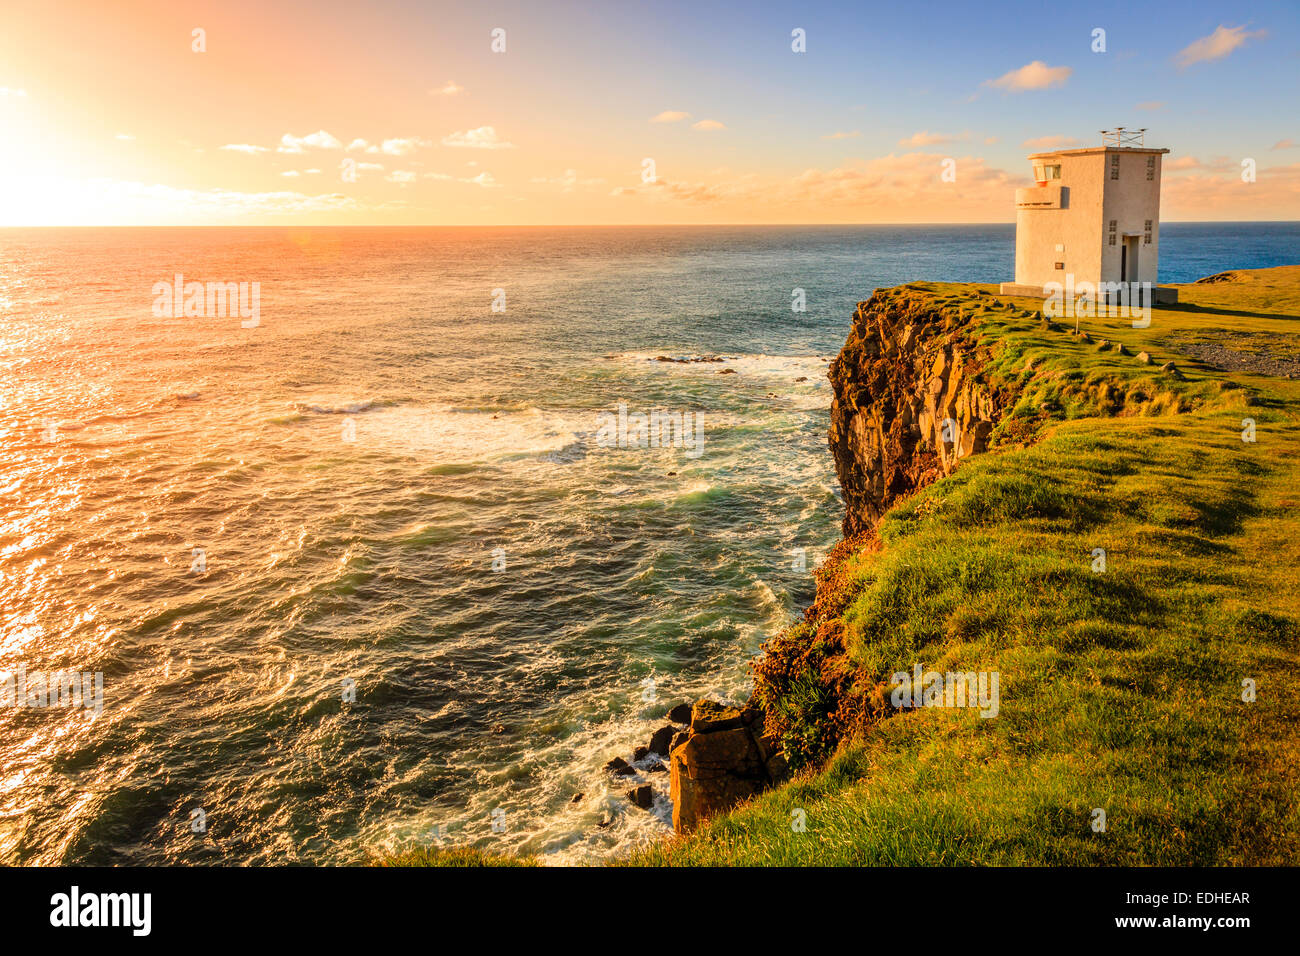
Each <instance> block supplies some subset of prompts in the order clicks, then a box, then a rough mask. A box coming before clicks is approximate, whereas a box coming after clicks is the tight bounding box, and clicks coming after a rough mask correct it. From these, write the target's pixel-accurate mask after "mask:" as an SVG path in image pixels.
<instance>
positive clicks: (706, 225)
mask: <svg viewBox="0 0 1300 956" xmlns="http://www.w3.org/2000/svg"><path fill="white" fill-rule="evenodd" d="M1202 223H1235V224H1248V225H1256V224H1275V223H1297V224H1300V219H1165V220H1162V225H1172V224H1179V225H1190V224H1202ZM1015 224H1016V222H1015V220H1014V219H1013V220H990V221H983V222H630V223H624V222H586V223H498V224H484V223H476V224H471V223H341V222H328V223H200V224H196V223H189V224H184V225H182V224H177V223H134V224H130V225H127V224H122V223H78V224H74V225H69V224H66V223H65V224H60V225H48V224H47V225H34V224H13V225H0V231H4V230H8V229H712V228H717V227H720V226H727V227H737V228H750V229H754V228H767V229H772V228H808V227H825V228H834V227H850V228H852V227H864V226H915V227H924V226H1014V225H1015Z"/></svg>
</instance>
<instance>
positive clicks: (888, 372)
mask: <svg viewBox="0 0 1300 956" xmlns="http://www.w3.org/2000/svg"><path fill="white" fill-rule="evenodd" d="M982 308H984V304H983V303H981V302H979V301H978V300H976V301H974V302H972V301H971V300H970V298H969V297H957V296H954V295H942V294H936V293H933V292H925V291H921V290H918V289H914V288H908V287H906V286H903V287H900V288H895V289H883V290H877V292H876V293H875V294H874V295H873V296H872V297H871V299H870V300H869V301H867V302H863V303H860V304H859V305H858V309H857V312H856V313H855V314H854V318H853V328H852V330H851V331H850V333H849V337H848V340H847V342H846V343H845V345H844V348H843V350H842V351H841V352H840V354H839V356H838V357H837V358H836V359H835V361H834V362H833V363H832V364H831V367H830V371H829V375H830V380H831V384H832V386H833V387H834V393H835V398H834V401H833V403H832V405H831V428H830V447H831V452H832V454H833V455H834V458H835V470H836V472H837V473H838V475H839V479H840V485H841V487H842V488H843V489H844V503H845V518H844V537H845V540H844V541H842V542H841V543H840V544H839V545H838V546H837V547H836V548H835V549H834V550H833V551H832V553H831V554H830V555H828V557H827V560H826V562H825V564H824V565H823V567H822V568H821V569H819V571H818V587H817V600H816V602H815V603H814V605H813V606H812V607H811V608H809V609H808V611H807V613H806V614H805V620H804V621H803V622H801V624H800V625H796V626H795V627H792V628H789V629H787V630H786V631H784V632H783V633H782V634H781V635H778V636H777V637H776V638H774V639H773V640H772V641H770V642H768V643H767V644H766V645H764V649H765V652H766V653H765V655H764V656H763V657H762V658H761V659H759V660H758V661H756V662H755V664H754V676H755V695H754V697H753V698H752V699H751V700H750V702H749V703H747V704H745V705H744V706H743V707H730V706H726V705H721V704H717V703H714V702H711V701H707V700H704V701H699V702H697V703H696V704H695V705H694V707H693V708H692V711H691V726H690V730H689V731H688V732H686V733H679V734H677V735H676V736H675V737H674V739H673V741H672V744H671V754H670V765H671V766H670V770H671V774H672V776H671V796H672V801H673V827H674V829H675V830H676V831H677V832H678V833H687V832H689V831H691V830H692V829H694V828H695V827H697V826H698V825H699V824H700V823H701V822H702V821H703V820H704V819H706V818H707V817H709V816H712V815H714V814H717V813H721V812H724V811H726V810H729V809H731V808H732V807H734V806H735V805H736V804H738V803H740V802H741V801H743V800H746V799H748V798H749V797H751V796H754V795H756V794H758V793H761V792H762V791H764V790H766V789H767V788H769V787H771V786H772V785H774V784H775V783H778V782H779V781H780V780H782V779H784V778H785V777H786V776H788V773H789V771H788V767H787V759H790V760H794V761H795V762H796V763H798V762H801V761H804V760H806V759H810V754H809V751H813V750H815V751H816V752H817V753H819V754H822V755H824V754H825V753H829V752H830V751H831V750H832V749H833V747H834V746H835V744H836V743H837V742H838V741H839V740H840V739H842V738H844V737H845V736H847V735H849V734H850V733H852V732H854V731H855V730H856V729H857V728H859V727H862V726H864V725H865V723H866V722H867V721H869V720H870V719H873V716H872V715H873V714H877V713H879V712H882V711H883V709H884V703H883V699H880V700H878V699H877V698H878V697H879V694H880V689H879V687H875V686H874V685H873V686H859V675H858V673H857V670H856V668H855V667H854V666H853V665H852V662H851V661H849V660H848V658H847V656H846V655H845V654H844V647H843V634H842V622H841V620H840V614H841V612H842V611H843V609H844V602H845V601H846V600H847V597H848V595H847V594H846V593H845V592H843V589H842V586H841V582H840V581H839V576H838V572H837V570H836V569H837V568H839V567H840V566H841V564H842V562H843V561H844V560H845V558H846V557H847V556H849V555H851V554H852V553H853V552H854V550H855V549H858V548H861V547H867V546H872V545H871V542H872V541H878V538H875V536H874V530H875V527H876V524H877V522H878V521H879V519H880V516H881V515H882V514H883V513H884V512H885V511H886V510H887V509H888V508H889V506H890V505H891V504H893V503H894V502H895V501H896V500H898V499H899V498H902V497H905V496H907V495H908V494H911V493H912V492H914V491H916V490H917V489H919V488H921V487H923V486H924V485H926V484H929V483H930V482H931V481H934V480H935V479H937V478H941V477H943V476H944V475H947V474H949V473H950V472H952V470H953V469H954V468H956V467H957V464H958V463H959V462H960V461H961V460H963V459H964V458H967V457H968V456H970V455H973V454H976V453H978V452H981V451H984V450H985V449H986V448H987V447H988V443H989V439H990V436H991V434H992V432H993V428H994V425H995V424H996V423H997V421H998V420H999V419H1000V418H1001V416H1002V413H1003V411H1004V410H1005V409H1006V408H1007V407H1008V404H1009V398H1010V397H1009V396H1008V395H1007V394H1006V393H1005V392H1003V391H1002V390H1001V389H1000V388H999V387H998V386H996V385H994V384H993V383H992V382H991V381H990V379H989V378H988V376H986V374H985V371H984V370H985V368H986V367H987V366H988V363H989V360H990V355H989V354H988V352H987V351H986V350H984V349H981V348H979V347H978V346H977V345H975V344H974V342H973V340H972V336H971V335H970V322H971V318H972V315H973V311H978V310H980V309H982ZM809 680H811V681H812V682H813V684H814V685H815V689H816V691H817V693H818V695H820V697H821V699H823V700H824V701H825V702H826V703H825V708H824V709H825V713H823V714H821V716H820V717H818V719H817V721H818V736H819V739H818V740H817V741H816V742H815V744H816V746H812V745H800V744H799V742H798V739H797V738H795V737H788V736H787V734H788V733H789V732H790V730H791V726H790V723H791V718H790V715H789V714H788V713H783V711H788V710H789V707H788V706H785V705H786V704H787V703H788V701H790V700H791V699H793V698H792V697H791V694H793V693H794V691H795V688H796V685H797V684H798V683H799V682H800V681H804V682H805V686H804V692H805V693H806V692H807V689H808V687H807V681H809ZM795 696H796V697H797V696H798V695H795ZM764 706H768V707H770V708H771V709H770V710H769V711H767V712H765V711H764V709H763V707H764ZM782 739H787V741H793V743H791V747H790V749H789V752H788V753H787V752H785V751H783V749H782V745H781V740H782ZM801 746H803V749H802V750H801V749H800V747H801Z"/></svg>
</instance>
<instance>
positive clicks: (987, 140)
mask: <svg viewBox="0 0 1300 956" xmlns="http://www.w3.org/2000/svg"><path fill="white" fill-rule="evenodd" d="M997 141H998V138H997V137H996V136H985V137H984V145H985V146H992V145H993V144H994V143H996V142H997Z"/></svg>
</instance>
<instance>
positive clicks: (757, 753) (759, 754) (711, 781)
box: [669, 700, 787, 833]
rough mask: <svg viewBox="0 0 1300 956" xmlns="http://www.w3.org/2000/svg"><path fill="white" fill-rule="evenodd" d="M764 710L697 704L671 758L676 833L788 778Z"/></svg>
mask: <svg viewBox="0 0 1300 956" xmlns="http://www.w3.org/2000/svg"><path fill="white" fill-rule="evenodd" d="M763 724H764V720H763V712H762V710H760V709H759V708H758V707H756V706H754V705H752V704H747V705H745V706H744V707H736V706H734V705H730V704H721V703H718V702H716V701H711V700H701V701H697V702H696V704H695V706H694V707H693V708H692V711H691V727H690V730H689V731H688V732H687V734H686V735H685V739H684V740H683V739H682V736H683V735H680V734H679V735H678V738H677V740H680V741H681V742H680V743H678V742H677V741H674V745H673V752H672V754H671V757H670V774H671V776H670V780H669V788H670V791H669V792H670V794H671V796H672V801H673V829H675V830H676V831H677V832H678V833H688V832H690V831H691V830H693V829H695V828H696V827H697V826H699V824H700V823H701V822H702V821H703V820H704V819H706V818H707V817H710V816H713V815H714V814H717V813H721V812H723V811H725V810H729V809H731V808H732V807H734V806H735V805H736V804H738V803H740V802H741V801H743V800H746V799H748V798H750V797H752V796H754V795H755V794H758V793H761V792H763V791H764V790H766V789H767V788H768V787H770V786H772V785H773V784H774V783H776V782H778V781H780V780H781V779H783V778H784V777H785V776H786V773H787V769H786V764H785V758H784V757H783V756H782V754H781V747H780V744H779V743H778V742H777V741H775V740H773V739H771V738H769V737H767V736H766V735H765V734H764V730H763Z"/></svg>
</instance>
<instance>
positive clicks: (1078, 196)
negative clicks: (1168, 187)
mask: <svg viewBox="0 0 1300 956" xmlns="http://www.w3.org/2000/svg"><path fill="white" fill-rule="evenodd" d="M1113 154H1118V155H1119V157H1120V174H1119V179H1117V180H1112V179H1111V178H1110V157H1111V155H1113ZM1148 156H1154V157H1155V176H1154V179H1153V180H1152V181H1151V182H1148V181H1147V178H1146V164H1147V157H1148ZM1160 159H1161V154H1160V153H1158V152H1138V151H1129V150H1105V151H1102V150H1097V151H1095V152H1086V153H1076V154H1073V155H1072V154H1071V153H1069V152H1065V153H1062V154H1061V155H1059V156H1054V157H1050V156H1049V157H1042V158H1040V159H1039V160H1036V161H1037V162H1042V163H1044V164H1048V165H1053V164H1058V163H1059V164H1060V166H1061V178H1060V180H1059V181H1049V185H1048V186H1045V187H1033V188H1031V189H1029V190H1018V191H1017V209H1016V284H1017V285H1024V286H1035V287H1038V288H1042V287H1043V286H1044V285H1045V284H1046V283H1048V282H1061V283H1064V282H1065V277H1066V275H1067V274H1068V273H1073V274H1074V281H1075V283H1076V284H1077V283H1080V282H1092V283H1097V282H1101V281H1110V282H1118V281H1119V278H1120V251H1121V248H1122V245H1121V244H1122V242H1123V236H1124V234H1125V233H1128V234H1130V235H1132V234H1136V235H1137V236H1138V237H1139V239H1138V269H1139V272H1138V277H1137V278H1136V279H1132V280H1131V281H1142V282H1151V283H1154V282H1155V281H1156V269H1157V260H1158V254H1159V224H1160ZM1058 184H1059V186H1060V187H1061V192H1062V202H1061V208H1026V207H1025V206H1023V205H1020V203H1021V201H1024V200H1028V201H1030V202H1034V201H1036V199H1035V197H1036V196H1037V195H1038V194H1039V193H1041V194H1043V195H1044V196H1045V197H1046V196H1048V195H1049V194H1048V193H1047V191H1048V190H1052V189H1054V188H1056V186H1057V185H1058ZM1111 219H1115V220H1116V221H1117V222H1116V232H1117V239H1116V244H1115V245H1114V246H1111V245H1110V244H1109V242H1108V236H1109V231H1108V230H1109V225H1110V220H1111ZM1147 219H1150V220H1152V240H1151V244H1150V245H1144V244H1142V239H1141V238H1140V237H1141V236H1142V233H1143V224H1144V221H1145V220H1147ZM1058 246H1061V247H1063V248H1060V249H1058ZM1058 262H1063V263H1065V268H1064V269H1057V268H1055V264H1056V263H1058Z"/></svg>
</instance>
